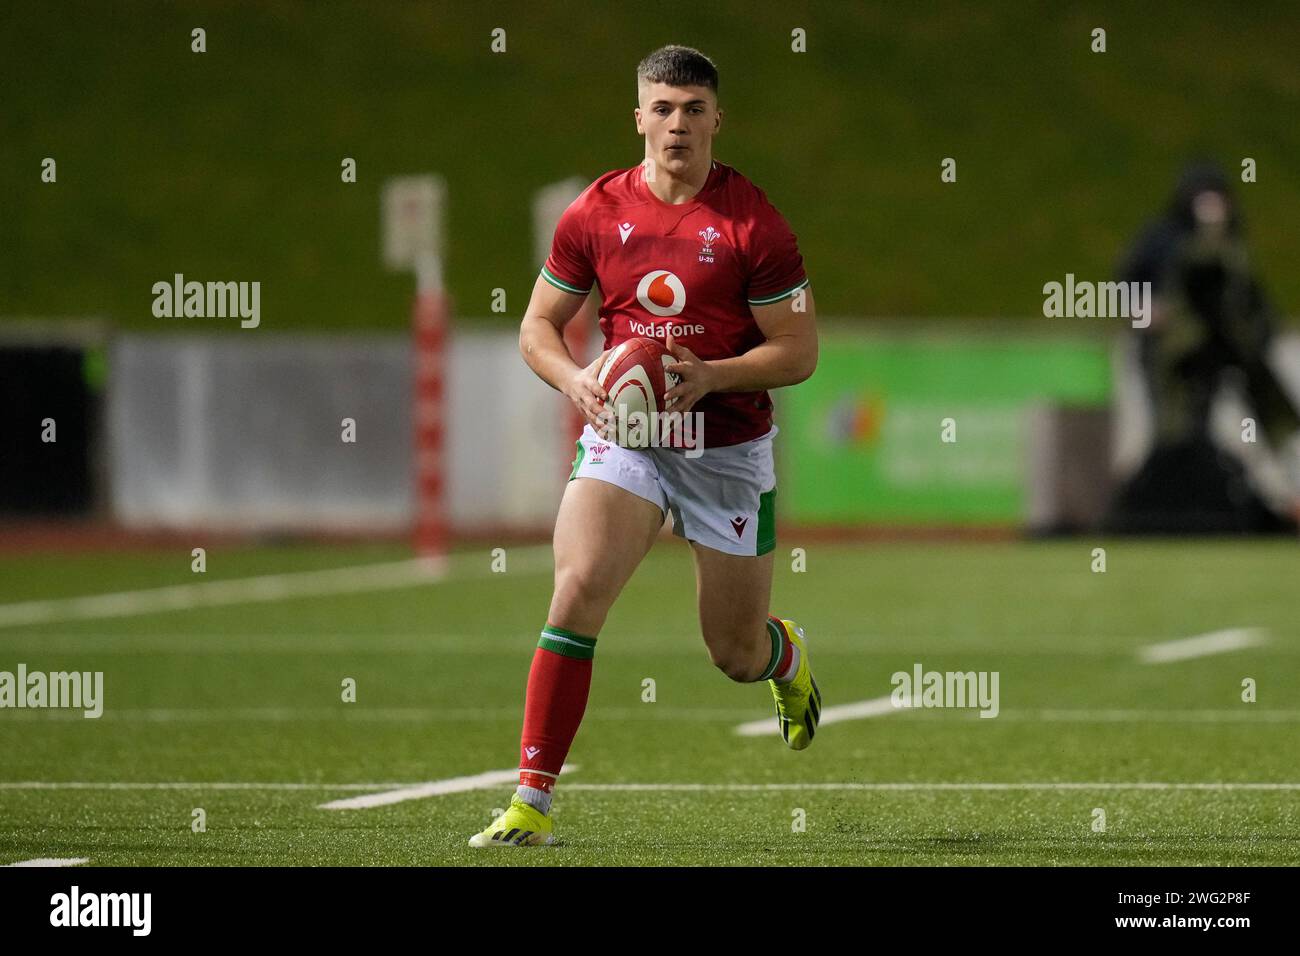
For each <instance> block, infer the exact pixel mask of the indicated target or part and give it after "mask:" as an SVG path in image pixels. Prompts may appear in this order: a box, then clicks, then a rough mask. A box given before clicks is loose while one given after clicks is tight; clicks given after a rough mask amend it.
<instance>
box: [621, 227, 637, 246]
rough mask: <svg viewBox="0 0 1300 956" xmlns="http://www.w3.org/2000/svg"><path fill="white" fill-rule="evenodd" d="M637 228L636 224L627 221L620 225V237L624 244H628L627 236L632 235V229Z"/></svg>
mask: <svg viewBox="0 0 1300 956" xmlns="http://www.w3.org/2000/svg"><path fill="white" fill-rule="evenodd" d="M635 228H636V226H634V225H633V224H632V223H630V222H625V223H623V225H621V226H619V227H618V237H619V238H620V239H622V240H623V245H625V246H626V245H627V237H628V236H630V235H632V230H633V229H635Z"/></svg>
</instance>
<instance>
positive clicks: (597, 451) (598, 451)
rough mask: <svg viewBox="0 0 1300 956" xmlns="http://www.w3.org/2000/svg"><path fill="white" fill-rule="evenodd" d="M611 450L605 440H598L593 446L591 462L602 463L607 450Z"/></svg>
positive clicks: (594, 463)
mask: <svg viewBox="0 0 1300 956" xmlns="http://www.w3.org/2000/svg"><path fill="white" fill-rule="evenodd" d="M607 451H609V446H608V445H606V444H605V443H604V442H597V443H596V444H595V445H592V446H591V463H592V464H593V465H599V464H602V463H603V462H604V461H605V452H607Z"/></svg>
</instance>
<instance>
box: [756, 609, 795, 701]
mask: <svg viewBox="0 0 1300 956" xmlns="http://www.w3.org/2000/svg"><path fill="white" fill-rule="evenodd" d="M767 636H768V637H769V638H771V640H772V657H771V659H770V660H769V661H768V665H767V668H766V669H765V670H764V671H763V673H762V675H760V676H759V678H758V679H759V680H774V681H776V682H777V683H778V684H788V683H790V681H792V680H794V675H795V674H797V673H799V648H797V647H795V646H794V642H793V641H791V640H790V635H789V634H787V633H786V631H785V625H784V624H782V623H781V619H780V618H778V617H773V616H772V615H770V614H769V615H768V617H767Z"/></svg>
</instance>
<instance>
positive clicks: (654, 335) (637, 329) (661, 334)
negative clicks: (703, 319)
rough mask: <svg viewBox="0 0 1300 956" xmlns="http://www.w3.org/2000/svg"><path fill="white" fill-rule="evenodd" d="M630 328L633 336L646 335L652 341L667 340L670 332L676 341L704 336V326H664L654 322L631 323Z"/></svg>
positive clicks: (674, 324)
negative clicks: (687, 337)
mask: <svg viewBox="0 0 1300 956" xmlns="http://www.w3.org/2000/svg"><path fill="white" fill-rule="evenodd" d="M628 327H629V328H630V329H631V330H632V334H633V335H644V336H645V337H646V338H650V339H666V338H668V333H669V332H671V333H672V334H673V338H675V339H680V338H681V337H682V336H684V335H703V334H704V326H702V325H678V324H676V323H673V322H665V323H664V324H663V325H655V324H654V323H653V322H651V323H646V322H629V323H628Z"/></svg>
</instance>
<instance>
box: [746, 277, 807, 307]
mask: <svg viewBox="0 0 1300 956" xmlns="http://www.w3.org/2000/svg"><path fill="white" fill-rule="evenodd" d="M807 284H808V279H807V277H805V278H804V280H803V281H802V282H800V283H799V284H798V285H794V286H791V287H790V288H788V289H786V290H785V291H784V292H778V293H777V294H776V295H765V296H763V297H762V298H760V299H750V300H749V304H750V305H771V304H772V303H773V302H780V301H781V300H782V299H784V298H786V297H788V296H792V295H794V294H795V293H796V292H798V291H799V290H800V289H802V288H803V287H804V286H806V285H807Z"/></svg>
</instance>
